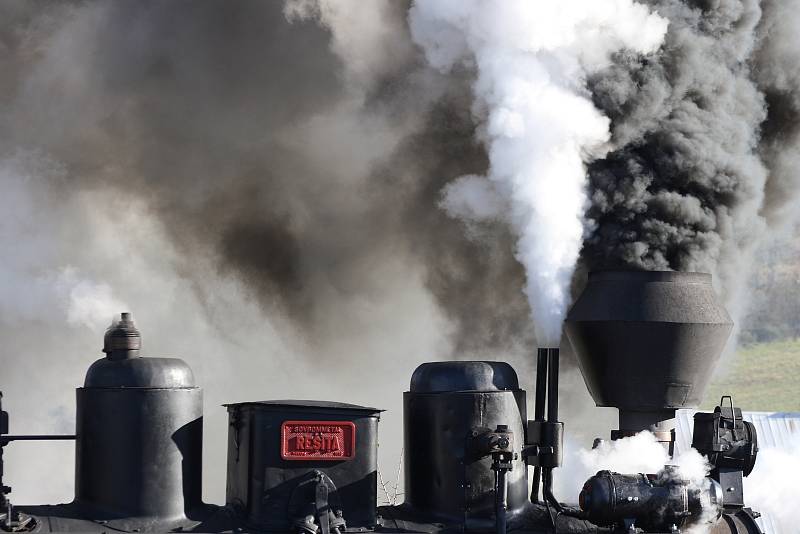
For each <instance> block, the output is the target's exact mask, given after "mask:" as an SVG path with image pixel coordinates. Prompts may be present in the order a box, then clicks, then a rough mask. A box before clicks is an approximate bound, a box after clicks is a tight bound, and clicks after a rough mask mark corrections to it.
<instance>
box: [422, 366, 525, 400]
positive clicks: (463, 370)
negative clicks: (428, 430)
mask: <svg viewBox="0 0 800 534" xmlns="http://www.w3.org/2000/svg"><path fill="white" fill-rule="evenodd" d="M517 389H519V380H518V379H517V373H516V371H514V368H513V367H511V366H510V365H509V364H507V363H506V362H491V361H449V362H427V363H423V364H421V365H420V366H419V367H417V368H416V369H415V370H414V374H413V375H411V388H410V391H411V392H412V393H444V392H451V391H505V390H517Z"/></svg>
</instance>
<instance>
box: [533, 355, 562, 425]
mask: <svg viewBox="0 0 800 534" xmlns="http://www.w3.org/2000/svg"><path fill="white" fill-rule="evenodd" d="M547 357H548V360H549V361H548V367H549V369H548V373H547V382H548V384H547V421H548V422H550V423H555V422H557V421H558V357H559V350H558V349H557V348H551V349H547ZM537 394H538V392H537Z"/></svg>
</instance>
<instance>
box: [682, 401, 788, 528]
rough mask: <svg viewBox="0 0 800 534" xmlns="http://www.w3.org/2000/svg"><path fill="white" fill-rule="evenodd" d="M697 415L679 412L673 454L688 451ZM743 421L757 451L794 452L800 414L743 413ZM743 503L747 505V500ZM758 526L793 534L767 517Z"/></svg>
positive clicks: (761, 518)
mask: <svg viewBox="0 0 800 534" xmlns="http://www.w3.org/2000/svg"><path fill="white" fill-rule="evenodd" d="M696 412H697V410H678V414H677V418H676V425H675V440H676V443H675V449H676V452H681V451H685V450H688V449H690V448H691V446H692V430H693V428H694V414H695V413H696ZM742 417H743V418H744V420H745V421H749V422H751V423H753V426H755V428H756V434H757V436H758V447H759V448H760V449H765V448H768V447H776V448H779V449H784V450H786V451H790V450H793V448H794V446H793V443H795V442H796V440H797V439H798V436H800V413H793V412H742ZM755 468H756V469H758V460H756V467H755ZM745 502H747V499H746V498H745ZM758 524H759V526H760V527H761V530H763V531H764V532H765V533H766V534H792V533H789V532H786V531H785V529H782V528H781V525H780V524H779V523H778V522H777V521H776V520H775V519H774V518H772V517H770V516H769V514H767V513H764V514H763V515H762V516H761V517H760V518H759V519H758Z"/></svg>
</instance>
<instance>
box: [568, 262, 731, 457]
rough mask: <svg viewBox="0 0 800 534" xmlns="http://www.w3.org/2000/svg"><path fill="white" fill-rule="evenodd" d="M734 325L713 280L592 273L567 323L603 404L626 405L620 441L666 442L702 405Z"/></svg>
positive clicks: (585, 372) (699, 276) (588, 382)
mask: <svg viewBox="0 0 800 534" xmlns="http://www.w3.org/2000/svg"><path fill="white" fill-rule="evenodd" d="M732 327H733V323H732V321H731V319H730V316H729V315H728V312H727V311H726V310H725V308H724V307H723V306H722V305H721V304H720V303H719V301H718V299H717V295H716V294H715V293H714V289H713V287H712V286H711V275H709V274H703V273H681V272H672V271H668V272H663V271H650V272H647V271H602V272H593V273H590V274H589V280H588V283H587V285H586V289H584V291H583V293H582V294H581V296H580V297H579V298H578V300H577V301H576V302H575V304H574V306H573V307H572V309H571V310H570V312H569V314H568V315H567V320H566V323H565V330H566V334H567V337H568V339H569V341H570V343H571V344H572V347H573V349H574V350H575V353H576V355H577V356H578V362H579V364H580V367H581V371H582V372H583V378H584V380H585V381H586V386H587V387H588V388H589V392H590V393H591V394H592V397H593V398H594V400H595V402H596V403H597V405H598V406H609V407H615V408H619V413H620V415H619V422H620V430H619V431H618V432H616V433H613V434H612V437H613V438H616V437H622V436H625V435H629V434H632V433H636V432H639V431H642V430H651V431H653V432H655V433H656V435H657V437H658V438H659V440H660V441H664V442H672V441H674V438H673V436H674V431H673V430H674V424H673V422H672V420H673V419H674V416H675V410H676V409H678V408H687V407H693V406H697V405H698V404H699V403H700V401H701V400H702V398H703V394H704V392H705V389H706V386H707V385H708V382H709V380H710V379H711V376H712V374H713V372H714V369H715V367H716V364H717V361H718V360H719V357H720V354H721V353H722V349H723V348H724V346H725V342H726V341H727V339H728V336H729V335H730V332H731V329H732Z"/></svg>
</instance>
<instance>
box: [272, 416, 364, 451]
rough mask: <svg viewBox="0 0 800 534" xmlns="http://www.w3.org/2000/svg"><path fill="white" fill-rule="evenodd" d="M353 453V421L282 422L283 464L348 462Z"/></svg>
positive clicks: (354, 442) (354, 444) (354, 443)
mask: <svg viewBox="0 0 800 534" xmlns="http://www.w3.org/2000/svg"><path fill="white" fill-rule="evenodd" d="M355 449H356V426H355V425H354V424H353V422H352V421H284V422H283V424H282V425H281V458H283V459H284V460H347V459H348V458H352V457H353V455H354V454H355V452H356V450H355Z"/></svg>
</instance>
